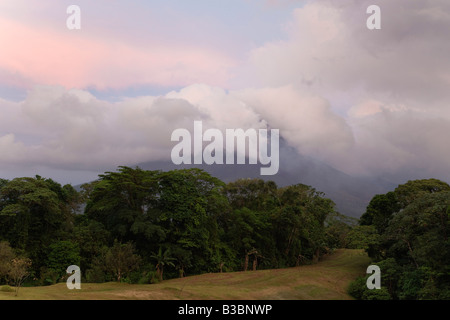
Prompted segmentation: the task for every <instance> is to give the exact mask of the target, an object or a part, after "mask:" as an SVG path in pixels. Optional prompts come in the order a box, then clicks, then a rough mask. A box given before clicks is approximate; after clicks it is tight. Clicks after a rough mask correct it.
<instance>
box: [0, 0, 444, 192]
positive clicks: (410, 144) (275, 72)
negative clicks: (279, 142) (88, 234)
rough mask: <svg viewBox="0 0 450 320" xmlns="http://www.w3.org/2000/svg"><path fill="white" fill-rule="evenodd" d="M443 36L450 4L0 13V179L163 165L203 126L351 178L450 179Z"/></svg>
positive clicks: (87, 7) (56, 4)
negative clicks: (242, 134)
mask: <svg viewBox="0 0 450 320" xmlns="http://www.w3.org/2000/svg"><path fill="white" fill-rule="evenodd" d="M72 4H76V5H78V6H79V8H80V17H81V29H79V30H69V29H68V28H67V26H66V20H67V19H68V18H69V16H70V14H67V12H66V10H67V7H68V6H69V5H72ZM373 4H375V5H378V6H379V7H380V9H381V29H379V30H369V29H368V28H367V26H366V21H367V19H368V18H369V16H370V14H368V13H367V12H366V10H367V8H368V7H369V6H370V5H373ZM449 34H450V2H449V1H448V0H421V1H409V0H394V1H393V0H358V1H357V0H340V1H332V0H312V1H300V0H298V1H296V0H226V1H224V0H189V1H187V0H177V1H176V0H164V1H163V0H158V1H144V0H130V1H123V0H121V1H119V0H94V1H93V0H89V1H88V0H84V1H83V0H80V1H76V0H75V1H74V0H71V1H65V0H41V1H39V2H37V1H36V2H35V3H34V2H33V5H30V1H29V0H27V1H25V0H0V177H2V178H7V179H12V178H14V177H21V176H34V175H35V174H40V175H42V176H46V177H52V178H54V179H55V180H57V181H59V182H61V183H72V184H78V183H82V182H86V181H89V180H92V179H95V178H96V177H97V175H98V174H99V173H102V172H104V171H108V170H113V169H114V168H115V167H117V166H119V165H132V164H137V163H140V162H146V161H152V160H170V152H171V149H172V148H173V146H174V143H173V142H172V141H171V140H170V136H171V133H172V132H173V130H175V129H177V128H187V129H190V130H192V129H193V122H194V121H198V120H201V121H203V123H204V127H205V128H206V127H209V128H218V129H221V130H225V129H227V128H230V129H232V128H243V129H248V128H255V129H258V128H265V127H267V126H270V127H271V128H277V129H279V130H280V136H281V137H282V138H283V139H284V140H285V141H286V143H288V145H290V146H291V147H293V148H295V149H296V150H297V151H298V152H299V153H300V154H303V155H306V156H309V157H312V158H314V159H318V160H320V161H323V162H325V163H327V164H329V165H331V166H333V167H335V168H336V169H338V170H341V171H343V172H345V173H347V174H350V175H354V176H369V177H389V178H391V179H397V180H400V179H404V180H408V179H416V178H438V179H441V180H444V181H450V170H449V169H450V168H449V167H450V148H449V147H448V140H449V137H450V90H449V88H450V59H449V58H448V57H449V56H450V41H449V36H448V35H449ZM397 182H402V181H397ZM403 182H404V181H403Z"/></svg>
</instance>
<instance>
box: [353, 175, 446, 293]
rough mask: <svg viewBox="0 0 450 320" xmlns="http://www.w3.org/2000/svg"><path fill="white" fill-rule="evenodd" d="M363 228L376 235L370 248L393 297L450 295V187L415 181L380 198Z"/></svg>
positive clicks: (374, 199)
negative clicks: (372, 228)
mask: <svg viewBox="0 0 450 320" xmlns="http://www.w3.org/2000/svg"><path fill="white" fill-rule="evenodd" d="M363 217H364V219H363V218H362V219H361V227H368V226H372V227H374V228H375V229H376V231H377V235H376V236H374V237H373V241H369V242H368V248H367V252H368V253H369V255H370V256H371V257H372V258H373V259H374V260H375V261H377V262H376V264H377V265H378V266H379V267H380V269H381V272H382V286H383V287H385V288H386V290H387V291H388V292H389V294H390V296H391V297H392V298H393V299H408V300H410V299H448V298H449V297H450V268H449V267H448V266H449V264H450V239H449V237H448V236H449V235H450V186H449V185H448V184H447V183H445V182H442V181H439V180H436V179H428V180H415V181H408V182H407V183H405V184H403V185H400V186H398V187H397V188H396V189H395V190H394V191H393V192H389V193H388V194H386V195H377V196H375V197H374V198H373V199H372V201H371V203H370V204H369V206H368V208H367V211H366V213H365V215H364V216H363Z"/></svg>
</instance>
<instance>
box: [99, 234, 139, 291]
mask: <svg viewBox="0 0 450 320" xmlns="http://www.w3.org/2000/svg"><path fill="white" fill-rule="evenodd" d="M105 260H106V261H105V263H106V267H107V268H108V269H109V270H110V271H111V272H112V273H113V274H114V276H115V277H116V279H117V282H120V281H121V280H122V279H123V278H124V277H125V276H127V275H128V274H129V273H130V272H131V271H134V270H136V269H138V268H139V263H140V261H141V258H140V257H139V256H138V255H136V254H134V248H133V245H132V244H131V243H126V244H122V243H120V242H118V241H114V245H113V246H112V247H111V248H110V249H109V250H108V253H107V254H106V259H105Z"/></svg>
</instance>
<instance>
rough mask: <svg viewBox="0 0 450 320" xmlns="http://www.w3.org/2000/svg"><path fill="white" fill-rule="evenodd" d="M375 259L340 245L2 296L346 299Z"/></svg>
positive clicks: (5, 297)
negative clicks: (288, 264) (319, 254)
mask: <svg viewBox="0 0 450 320" xmlns="http://www.w3.org/2000/svg"><path fill="white" fill-rule="evenodd" d="M369 263H370V259H369V257H368V256H367V254H365V253H364V251H363V250H350V249H341V250H337V251H336V252H335V253H334V254H332V255H330V256H327V257H325V258H324V259H322V260H321V261H320V262H319V263H317V264H315V265H308V266H300V267H295V268H286V269H271V270H258V271H247V272H229V273H209V274H203V275H198V276H190V277H185V278H182V279H171V280H165V281H163V282H161V283H158V284H125V283H113V282H109V283H101V284H95V283H82V284H81V290H69V289H67V287H66V284H65V283H60V284H56V285H52V286H47V287H31V288H21V289H20V291H19V296H18V297H15V296H14V293H13V292H2V291H1V290H0V300H5V299H10V300H20V299H29V300H47V299H51V300H130V299H131V300H138V299H151V300H173V299H176V300H178V299H181V300H198V299H214V300H241V299H248V300H258V299H268V300H280V299H281V300H297V299H301V300H311V299H313V300H346V299H351V297H350V296H349V295H348V293H347V288H348V285H349V284H350V282H351V281H353V280H354V279H356V278H357V277H358V276H360V275H363V274H365V271H366V268H367V266H368V265H369Z"/></svg>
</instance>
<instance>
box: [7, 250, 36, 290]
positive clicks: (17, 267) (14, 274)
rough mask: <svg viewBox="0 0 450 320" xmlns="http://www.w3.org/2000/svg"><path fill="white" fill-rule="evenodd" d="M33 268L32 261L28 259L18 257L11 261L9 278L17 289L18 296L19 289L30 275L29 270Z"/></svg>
mask: <svg viewBox="0 0 450 320" xmlns="http://www.w3.org/2000/svg"><path fill="white" fill-rule="evenodd" d="M30 267H31V260H30V259H28V258H19V257H16V258H14V259H13V260H12V261H11V265H10V269H9V272H8V278H9V279H10V280H11V281H12V283H13V285H14V287H15V294H16V296H17V295H18V294H19V289H20V287H21V286H22V284H23V281H24V280H25V279H26V278H27V277H28V275H29V274H30V272H29V268H30Z"/></svg>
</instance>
